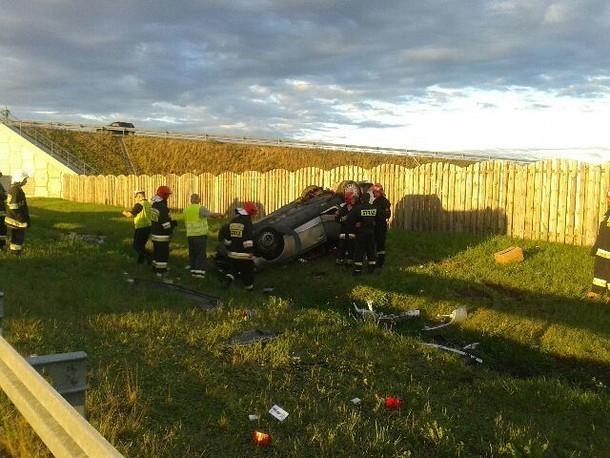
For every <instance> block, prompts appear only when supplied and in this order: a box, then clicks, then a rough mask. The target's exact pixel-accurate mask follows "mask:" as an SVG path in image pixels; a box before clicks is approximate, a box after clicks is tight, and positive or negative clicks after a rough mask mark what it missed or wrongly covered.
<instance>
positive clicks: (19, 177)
mask: <svg viewBox="0 0 610 458" xmlns="http://www.w3.org/2000/svg"><path fill="white" fill-rule="evenodd" d="M28 178H29V176H28V174H27V173H25V172H14V173H13V176H12V180H11V181H12V184H11V187H10V189H9V192H8V196H7V199H6V217H5V218H4V222H5V224H6V226H7V227H8V228H10V230H11V243H10V246H9V249H10V251H11V254H14V255H20V254H21V252H22V251H23V244H24V241H25V230H26V228H28V227H30V225H31V221H30V211H29V209H28V203H27V200H26V198H25V192H24V191H23V187H24V186H25V185H26V183H27V181H28Z"/></svg>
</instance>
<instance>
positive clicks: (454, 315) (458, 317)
mask: <svg viewBox="0 0 610 458" xmlns="http://www.w3.org/2000/svg"><path fill="white" fill-rule="evenodd" d="M467 317H468V311H467V310H466V307H458V308H456V309H455V310H454V311H453V312H451V314H450V315H438V316H437V318H442V319H447V318H448V319H449V322H447V323H443V324H439V325H437V326H424V329H423V330H424V331H434V330H436V329H441V328H444V327H447V326H449V325H451V324H454V323H461V322H462V321H464V320H465V319H466V318H467Z"/></svg>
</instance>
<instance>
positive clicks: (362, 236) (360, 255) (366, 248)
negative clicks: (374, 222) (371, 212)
mask: <svg viewBox="0 0 610 458" xmlns="http://www.w3.org/2000/svg"><path fill="white" fill-rule="evenodd" d="M365 254H366V258H367V260H368V270H369V272H372V271H373V270H374V269H375V263H376V260H377V250H376V248H375V231H374V230H373V228H370V229H369V228H365V229H360V230H358V231H356V252H355V254H354V272H362V265H363V261H364V255H365Z"/></svg>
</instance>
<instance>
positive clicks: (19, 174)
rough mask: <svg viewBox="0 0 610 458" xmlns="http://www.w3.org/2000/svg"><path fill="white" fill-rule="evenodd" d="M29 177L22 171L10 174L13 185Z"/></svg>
mask: <svg viewBox="0 0 610 458" xmlns="http://www.w3.org/2000/svg"><path fill="white" fill-rule="evenodd" d="M29 177H30V176H29V175H28V173H27V172H26V171H24V170H14V171H13V173H12V179H13V183H21V182H22V181H23V180H25V179H26V178H29Z"/></svg>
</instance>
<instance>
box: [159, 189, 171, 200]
mask: <svg viewBox="0 0 610 458" xmlns="http://www.w3.org/2000/svg"><path fill="white" fill-rule="evenodd" d="M171 193H172V190H171V189H170V188H169V186H159V187H158V188H157V195H158V196H159V197H161V198H163V199H167V198H168V197H169V196H170V194H171Z"/></svg>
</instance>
